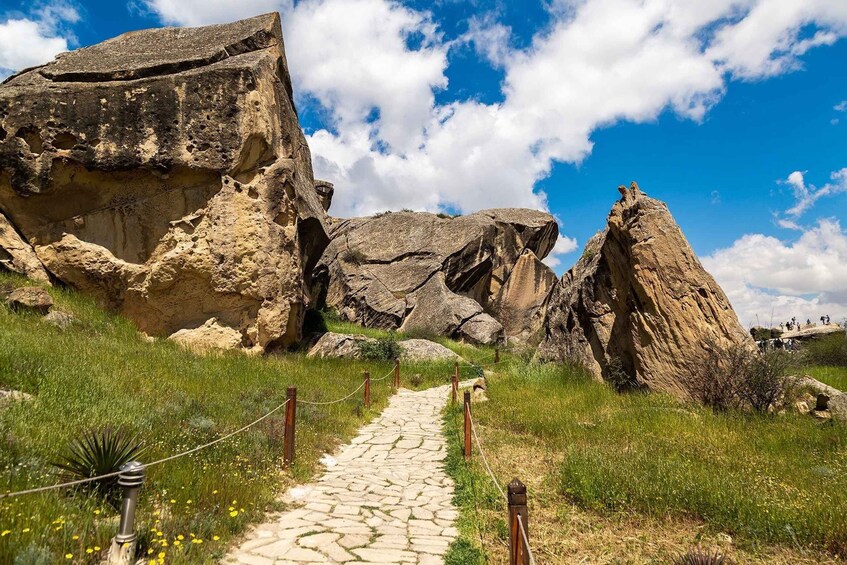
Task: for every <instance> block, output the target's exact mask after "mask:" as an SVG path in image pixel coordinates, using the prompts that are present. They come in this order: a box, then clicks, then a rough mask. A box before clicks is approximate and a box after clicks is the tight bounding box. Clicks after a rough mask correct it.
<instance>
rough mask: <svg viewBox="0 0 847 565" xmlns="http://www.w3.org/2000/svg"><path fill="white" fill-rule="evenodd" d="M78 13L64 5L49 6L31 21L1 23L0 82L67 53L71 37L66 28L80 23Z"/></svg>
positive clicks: (25, 19)
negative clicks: (11, 75) (20, 71)
mask: <svg viewBox="0 0 847 565" xmlns="http://www.w3.org/2000/svg"><path fill="white" fill-rule="evenodd" d="M79 19H80V18H79V12H77V10H76V8H74V6H73V5H72V4H69V3H67V2H61V1H60V2H52V3H49V4H45V5H43V6H41V7H40V8H39V9H38V10H35V11H34V12H33V14H32V15H31V16H30V17H17V18H8V19H7V20H6V21H4V22H2V23H0V79H2V78H4V77H6V76H8V75H10V74H12V73H14V72H15V71H19V70H21V69H25V68H27V67H34V66H36V65H42V64H44V63H47V62H49V61H51V60H52V59H53V57H55V56H56V55H57V54H58V53H62V52H64V51H67V50H68V41H69V38H70V37H72V36H71V35H70V34H69V33H68V31H67V30H66V29H64V26H65V24H73V23H76V22H78V21H79Z"/></svg>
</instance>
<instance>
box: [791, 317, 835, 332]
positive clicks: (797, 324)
mask: <svg viewBox="0 0 847 565" xmlns="http://www.w3.org/2000/svg"><path fill="white" fill-rule="evenodd" d="M821 325H822V326H828V325H829V316H828V315H824V316H821ZM803 327H804V325H803V324H802V323H801V322H798V321H797V317H796V316H794V317H793V318H791V320H789V321H787V322H780V323H779V330H780V331H789V332H790V331H793V330H802V329H803ZM805 327H807V328H810V327H812V320H810V319H809V318H806V324H805Z"/></svg>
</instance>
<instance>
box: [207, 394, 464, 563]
mask: <svg viewBox="0 0 847 565" xmlns="http://www.w3.org/2000/svg"><path fill="white" fill-rule="evenodd" d="M467 384H470V382H468V383H467ZM448 393H449V387H448V386H442V387H438V388H433V389H429V390H425V391H421V392H412V391H409V390H404V389H401V390H400V392H398V393H397V394H396V395H394V396H393V397H392V398H391V400H390V401H389V404H388V407H387V408H386V409H385V411H384V412H383V413H382V414H381V415H380V417H379V418H376V419H375V420H374V421H372V422H371V423H370V424H368V425H366V426H364V427H363V428H362V429H361V430H360V431H359V435H358V436H357V437H356V438H354V439H353V440H351V442H350V443H349V444H348V445H346V446H344V447H342V448H341V450H340V451H339V453H337V454H334V455H332V456H331V459H332V460H333V461H334V464H333V465H331V466H327V468H326V471H325V473H324V475H323V476H321V477H320V478H318V479H316V480H315V482H314V483H312V484H309V485H303V486H298V487H294V488H292V489H290V490H289V491H288V493H286V495H285V496H284V497H283V501H284V502H287V503H293V504H294V505H295V506H298V505H299V508H294V509H293V510H290V511H288V512H282V513H279V514H274V515H272V516H269V519H270V520H271V521H269V522H268V523H265V524H261V525H259V526H257V527H255V528H254V529H253V531H252V533H250V534H249V535H248V536H247V539H246V540H245V541H244V542H243V543H242V544H241V545H240V546H239V547H237V548H233V549H232V551H231V552H230V554H229V555H228V556H227V557H226V558H225V559H224V563H232V564H243V565H271V564H273V565H282V564H291V565H302V564H304V563H347V564H352V563H371V564H373V563H415V564H442V563H443V562H444V558H443V556H444V554H445V553H446V552H447V548H448V547H449V545H450V543H451V542H452V541H453V540H454V539H455V538H456V536H457V535H458V533H457V531H456V528H455V521H456V518H457V516H458V512H457V511H456V508H455V507H454V506H453V505H452V498H453V489H454V483H453V481H452V480H451V479H450V477H448V476H447V474H446V472H445V470H444V459H445V457H446V454H447V444H446V441H445V439H444V434H443V430H442V425H441V410H442V409H443V408H444V405H445V404H446V402H447V397H448ZM327 460H329V459H327Z"/></svg>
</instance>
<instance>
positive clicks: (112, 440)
mask: <svg viewBox="0 0 847 565" xmlns="http://www.w3.org/2000/svg"><path fill="white" fill-rule="evenodd" d="M143 451H144V444H143V442H142V441H141V440H140V439H139V438H138V436H137V435H130V434H129V433H127V432H126V431H125V430H115V429H113V428H104V429H102V430H91V431H87V432H85V433H83V434H82V437H80V438H77V439H75V440H73V441H72V442H71V443H70V444H69V445H68V448H67V452H66V453H65V454H63V455H61V456H60V459H59V461H56V462H54V463H53V466H55V467H56V468H58V469H59V473H58V474H59V478H60V479H61V480H62V481H75V480H79V479H90V478H91V477H97V476H100V475H108V474H110V473H114V472H116V471H119V470H120V468H121V466H122V465H124V464H126V463H129V462H130V461H132V460H133V459H135V458H136V457H138V455H140V454H141V453H142V452H143ZM117 485H118V477H117V476H113V477H108V478H105V479H99V480H96V481H91V482H90V483H84V484H82V485H80V488H82V489H84V490H89V491H94V492H97V493H99V494H101V495H103V496H104V497H105V498H106V499H107V500H108V501H109V502H110V503H112V504H116V501H117V498H118V497H117V494H118V492H117V490H118V486H117Z"/></svg>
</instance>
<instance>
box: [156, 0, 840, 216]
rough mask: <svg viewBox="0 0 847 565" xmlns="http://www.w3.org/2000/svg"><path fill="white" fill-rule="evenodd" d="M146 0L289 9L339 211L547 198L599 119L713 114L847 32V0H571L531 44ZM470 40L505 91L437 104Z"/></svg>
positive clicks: (479, 21) (378, 4)
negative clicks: (485, 99) (734, 89)
mask: <svg viewBox="0 0 847 565" xmlns="http://www.w3.org/2000/svg"><path fill="white" fill-rule="evenodd" d="M146 1H147V5H148V6H149V7H150V8H151V9H152V10H154V11H155V12H157V13H159V14H160V17H161V18H162V19H163V20H164V21H168V22H170V23H179V24H186V25H195V24H199V23H208V22H210V21H212V20H214V21H218V20H220V19H234V18H236V17H244V16H249V15H254V14H255V13H258V12H263V11H268V9H272V7H273V6H278V7H279V9H281V10H282V11H283V12H284V13H283V26H284V28H285V33H286V47H287V53H288V56H289V58H290V60H291V65H290V67H291V70H292V73H293V78H294V81H295V86H296V91H297V92H298V93H299V96H300V98H301V104H302V103H307V102H311V103H315V104H319V105H320V106H321V115H323V116H326V120H325V127H324V128H323V129H319V130H317V131H314V132H313V133H312V134H311V135H310V136H309V144H310V147H311V149H312V154H313V157H314V164H315V171H316V174H317V175H318V176H319V177H322V178H326V179H327V180H331V181H333V182H335V184H336V200H335V202H334V204H333V206H334V208H333V212H334V213H336V214H339V215H353V214H356V215H360V214H367V213H372V212H376V211H380V210H384V209H397V208H404V207H405V208H415V209H426V210H430V211H435V210H439V209H440V210H444V209H447V210H450V211H459V212H469V211H473V210H477V209H480V208H487V207H492V206H527V207H534V208H546V203H547V197H546V194H545V193H544V192H543V191H542V190H541V189H540V188H539V187H538V186H537V183H538V182H539V181H540V180H542V179H544V178H545V177H546V176H547V175H549V173H550V171H551V169H552V166H553V165H554V164H555V163H556V162H573V163H578V162H580V161H581V160H582V159H584V158H585V157H586V156H587V155H588V154H590V152H591V150H592V142H591V135H592V133H593V132H594V131H596V130H597V129H598V128H602V127H608V126H610V125H613V124H614V123H616V122H619V121H630V122H648V121H652V120H655V119H656V118H657V117H658V116H659V114H660V113H662V112H663V111H665V110H667V109H670V110H672V111H674V112H676V113H677V114H678V115H680V116H681V117H683V118H686V119H691V120H695V121H698V120H702V119H703V117H704V116H705V114H706V112H708V110H709V109H710V108H711V107H712V106H713V105H714V104H716V103H717V102H718V101H719V100H720V98H721V97H722V96H723V93H724V91H725V90H726V88H727V83H728V81H730V80H732V79H733V78H736V79H743V80H756V79H762V78H766V77H770V76H774V75H776V74H780V73H784V72H789V71H791V70H794V69H797V68H799V67H800V65H801V57H802V56H803V54H804V53H806V52H808V51H809V50H810V49H812V48H815V47H817V46H820V45H828V44H831V43H832V42H834V41H835V40H836V39H837V38H839V37H841V36H844V35H847V3H845V2H832V1H831V0H807V1H805V2H796V1H795V0H713V1H711V2H690V1H688V0H580V1H572V0H558V1H554V2H551V3H550V6H551V10H550V13H551V21H550V23H549V24H548V25H547V26H546V27H545V28H544V29H540V30H539V31H538V33H537V34H536V35H535V37H534V38H533V40H532V41H531V44H530V45H529V46H528V47H526V48H522V49H518V48H516V47H514V45H513V44H512V43H511V42H510V31H509V29H508V27H507V26H505V25H504V24H502V23H499V22H497V21H496V20H494V19H492V18H491V17H490V16H487V17H483V18H475V19H472V20H470V21H469V24H468V29H467V30H466V34H465V35H464V36H463V37H459V38H454V39H451V38H445V37H443V36H442V35H441V34H440V33H439V28H438V25H437V24H438V22H436V21H434V20H433V16H432V14H431V13H429V12H428V11H424V10H418V9H413V8H410V7H407V6H405V5H403V4H401V3H399V2H396V1H390V0H347V1H344V0H301V1H299V2H297V3H296V4H295V5H291V2H290V0H275V1H269V0H245V1H243V2H239V3H237V4H236V3H231V2H228V1H224V0H205V1H203V2H202V4H201V2H200V0H179V1H177V0H146ZM201 19H202V21H200V20H201ZM456 41H465V42H468V41H471V42H473V44H474V46H475V48H476V49H477V51H478V52H479V53H480V54H481V55H482V56H483V57H484V58H485V59H487V60H488V61H489V62H490V64H492V65H494V66H497V67H499V68H501V69H502V71H503V73H504V80H503V83H502V91H501V93H500V94H501V100H500V101H498V102H495V103H489V104H484V103H480V102H478V101H476V100H472V99H470V100H469V99H451V98H450V97H449V96H441V97H440V99H443V100H446V101H445V102H443V103H437V102H436V97H435V94H436V93H437V92H438V91H440V90H442V89H445V88H447V87H448V86H449V85H448V83H447V74H446V71H447V69H448V65H449V64H450V58H449V55H450V47H451V46H452V45H453V44H454V42H456ZM448 93H449V91H448Z"/></svg>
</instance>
